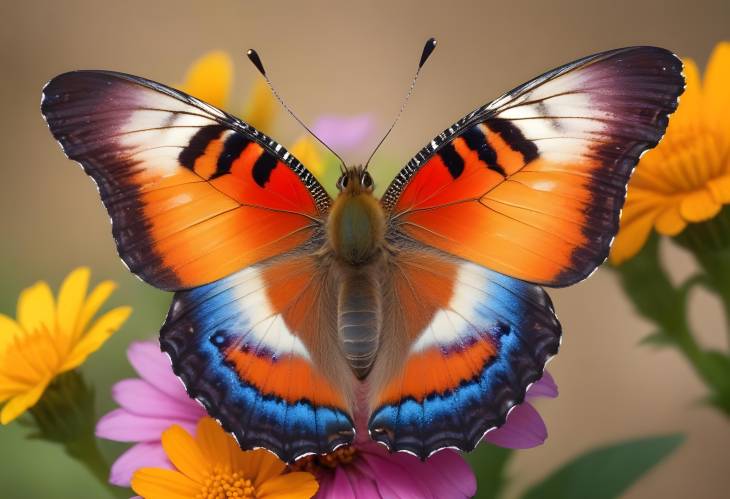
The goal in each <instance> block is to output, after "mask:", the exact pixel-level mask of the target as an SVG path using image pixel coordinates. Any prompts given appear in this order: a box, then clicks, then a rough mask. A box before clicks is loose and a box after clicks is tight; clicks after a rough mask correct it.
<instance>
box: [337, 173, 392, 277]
mask: <svg viewBox="0 0 730 499" xmlns="http://www.w3.org/2000/svg"><path fill="white" fill-rule="evenodd" d="M337 187H338V188H339V189H340V194H339V196H337V199H336V200H335V202H334V204H333V206H332V208H331V210H330V214H329V218H328V221H327V236H328V240H329V244H330V247H331V248H332V250H333V252H334V253H335V255H336V257H337V258H338V259H339V260H340V261H342V262H345V263H348V264H350V265H356V266H357V265H364V264H366V263H368V262H369V261H371V260H372V259H373V257H374V256H375V255H376V254H377V253H379V252H380V250H381V249H382V248H383V246H384V244H385V213H384V211H383V208H382V206H381V204H380V202H379V201H378V200H377V199H376V198H375V196H373V181H372V177H370V174H369V173H368V172H367V171H366V170H364V169H363V168H362V167H354V168H349V169H348V170H347V171H346V172H345V173H343V174H342V176H341V177H340V179H339V180H338V182H337Z"/></svg>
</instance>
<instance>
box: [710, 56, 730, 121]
mask: <svg viewBox="0 0 730 499" xmlns="http://www.w3.org/2000/svg"><path fill="white" fill-rule="evenodd" d="M728 89H730V42H721V43H718V44H717V45H716V46H715V50H713V52H712V55H711V56H710V60H709V62H708V63H707V70H706V71H705V85H704V91H705V92H704V93H705V96H704V97H705V100H706V101H705V102H706V103H705V111H706V112H707V119H708V121H709V123H710V126H711V127H713V128H714V129H715V130H719V131H722V132H723V133H725V134H727V133H728V132H727V130H728V128H729V127H730V91H729V90H728Z"/></svg>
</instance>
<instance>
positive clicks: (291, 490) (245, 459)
mask: <svg viewBox="0 0 730 499" xmlns="http://www.w3.org/2000/svg"><path fill="white" fill-rule="evenodd" d="M162 447H163V448H164V449H165V453H166V454H167V457H168V459H169V460H170V462H171V463H172V464H173V465H174V466H175V468H176V469H175V470H167V469H161V468H142V469H139V470H137V471H136V472H135V474H134V476H133V477H132V489H133V490H134V491H135V492H136V493H137V494H139V495H140V496H142V497H144V498H145V499H193V498H206V499H226V498H237V499H248V498H258V499H299V498H302V499H305V498H309V497H312V496H313V495H314V494H315V493H316V492H317V489H318V487H319V485H318V484H317V481H316V480H315V478H314V475H312V474H311V473H306V472H293V473H286V474H282V472H283V471H284V470H285V468H286V466H285V465H284V463H283V462H282V461H280V460H279V459H277V458H276V457H275V456H274V455H273V454H271V453H270V452H268V451H265V450H263V449H259V450H254V451H242V450H241V449H240V448H239V447H238V444H237V443H236V441H235V440H234V439H233V437H231V436H230V435H228V434H227V433H225V432H224V431H223V429H222V428H221V427H220V425H218V423H216V422H215V421H214V420H213V419H211V418H207V417H206V418H203V419H201V420H200V422H199V423H198V428H197V432H196V436H195V437H193V436H191V435H190V434H189V433H187V432H186V431H185V430H183V429H182V428H181V427H180V426H177V425H175V426H172V427H171V428H169V429H167V430H166V431H165V432H164V433H163V434H162Z"/></svg>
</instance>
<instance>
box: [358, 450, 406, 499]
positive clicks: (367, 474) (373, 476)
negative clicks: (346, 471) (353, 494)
mask: <svg viewBox="0 0 730 499" xmlns="http://www.w3.org/2000/svg"><path fill="white" fill-rule="evenodd" d="M354 468H355V470H356V472H357V473H358V476H359V477H360V481H359V482H358V486H361V485H363V484H367V486H365V490H366V491H367V493H370V494H375V495H374V496H373V497H375V498H378V499H381V498H382V499H387V498H390V497H398V496H397V495H396V491H395V490H393V489H391V488H390V486H389V485H388V484H387V483H386V482H385V481H384V480H380V479H379V478H378V476H377V473H376V472H375V471H374V470H373V468H372V467H371V466H370V464H369V463H368V461H367V459H362V458H361V459H358V460H357V461H355V464H354ZM373 487H374V490H373Z"/></svg>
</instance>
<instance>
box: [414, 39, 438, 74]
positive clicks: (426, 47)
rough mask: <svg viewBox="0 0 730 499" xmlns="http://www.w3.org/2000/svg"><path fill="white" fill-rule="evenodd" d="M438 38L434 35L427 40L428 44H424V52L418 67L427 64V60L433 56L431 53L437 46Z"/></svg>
mask: <svg viewBox="0 0 730 499" xmlns="http://www.w3.org/2000/svg"><path fill="white" fill-rule="evenodd" d="M436 43H437V42H436V39H435V38H434V37H431V38H429V39H428V40H426V44H425V45H424V46H423V53H422V54H421V60H420V62H419V63H418V69H421V68H422V67H423V65H424V64H426V61H427V60H428V58H429V57H430V56H431V53H432V52H433V51H434V49H435V48H436Z"/></svg>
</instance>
